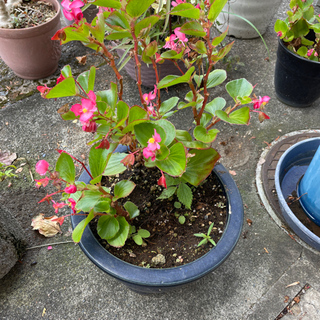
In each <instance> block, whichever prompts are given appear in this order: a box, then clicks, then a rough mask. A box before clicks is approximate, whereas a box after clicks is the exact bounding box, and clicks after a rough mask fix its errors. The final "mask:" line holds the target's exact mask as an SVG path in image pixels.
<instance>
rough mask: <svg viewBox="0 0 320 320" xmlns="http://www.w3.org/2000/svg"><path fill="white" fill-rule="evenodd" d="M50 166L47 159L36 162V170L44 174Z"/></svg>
mask: <svg viewBox="0 0 320 320" xmlns="http://www.w3.org/2000/svg"><path fill="white" fill-rule="evenodd" d="M48 168H49V163H48V162H47V161H46V160H40V161H38V162H37V164H36V172H37V173H39V174H40V175H41V176H44V175H45V174H46V173H47V171H48Z"/></svg>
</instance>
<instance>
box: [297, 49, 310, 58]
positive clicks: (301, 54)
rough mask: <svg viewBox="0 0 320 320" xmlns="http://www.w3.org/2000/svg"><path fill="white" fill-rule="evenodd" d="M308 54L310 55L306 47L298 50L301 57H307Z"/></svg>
mask: <svg viewBox="0 0 320 320" xmlns="http://www.w3.org/2000/svg"><path fill="white" fill-rule="evenodd" d="M307 53H308V48H307V47H305V46H302V47H300V48H299V49H298V50H297V54H298V55H299V56H301V57H305V56H306V55H307Z"/></svg>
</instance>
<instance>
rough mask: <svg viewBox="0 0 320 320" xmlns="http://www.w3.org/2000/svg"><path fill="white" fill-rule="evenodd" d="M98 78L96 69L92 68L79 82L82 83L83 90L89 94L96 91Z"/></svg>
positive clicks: (82, 74) (78, 79)
mask: <svg viewBox="0 0 320 320" xmlns="http://www.w3.org/2000/svg"><path fill="white" fill-rule="evenodd" d="M95 77H96V68H95V67H94V66H92V67H91V68H90V70H88V71H85V72H83V73H81V74H80V75H79V76H78V78H77V81H78V82H79V83H80V85H81V87H82V89H83V90H84V91H85V92H86V93H88V92H89V91H93V89H94V81H95Z"/></svg>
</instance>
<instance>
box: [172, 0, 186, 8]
mask: <svg viewBox="0 0 320 320" xmlns="http://www.w3.org/2000/svg"><path fill="white" fill-rule="evenodd" d="M181 3H186V0H184V1H183V0H176V1H171V5H172V6H173V7H176V6H177V5H178V4H181Z"/></svg>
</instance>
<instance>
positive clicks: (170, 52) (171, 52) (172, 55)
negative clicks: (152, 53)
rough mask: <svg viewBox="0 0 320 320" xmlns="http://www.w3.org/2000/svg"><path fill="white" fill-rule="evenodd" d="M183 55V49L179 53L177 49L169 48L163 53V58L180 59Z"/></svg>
mask: <svg viewBox="0 0 320 320" xmlns="http://www.w3.org/2000/svg"><path fill="white" fill-rule="evenodd" d="M182 56H183V51H181V52H180V53H177V51H175V50H168V51H165V52H163V53H162V54H161V58H163V59H175V60H178V59H181V58H182Z"/></svg>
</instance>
